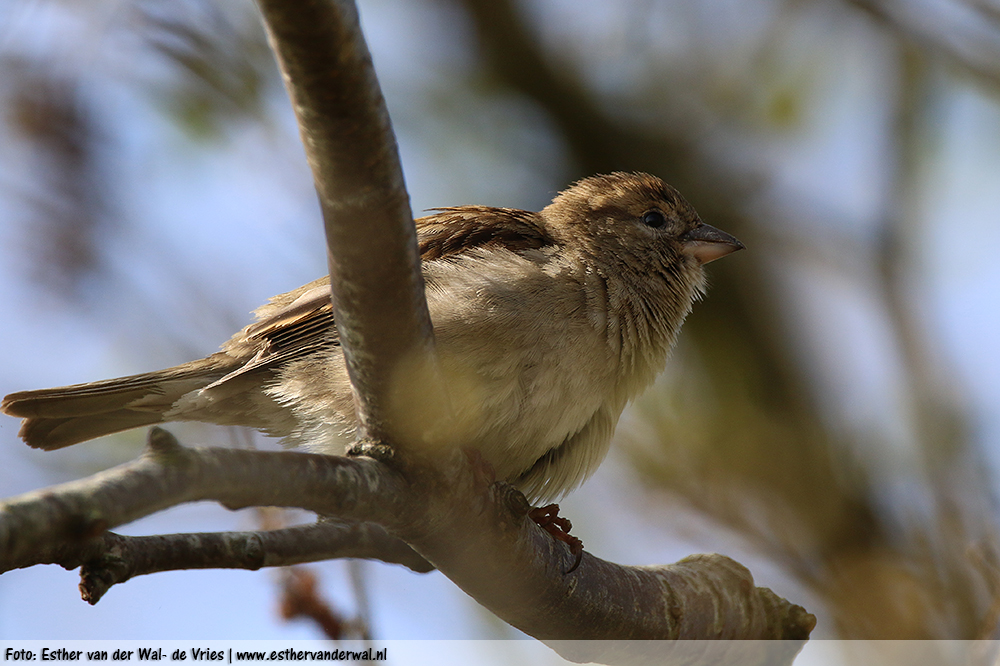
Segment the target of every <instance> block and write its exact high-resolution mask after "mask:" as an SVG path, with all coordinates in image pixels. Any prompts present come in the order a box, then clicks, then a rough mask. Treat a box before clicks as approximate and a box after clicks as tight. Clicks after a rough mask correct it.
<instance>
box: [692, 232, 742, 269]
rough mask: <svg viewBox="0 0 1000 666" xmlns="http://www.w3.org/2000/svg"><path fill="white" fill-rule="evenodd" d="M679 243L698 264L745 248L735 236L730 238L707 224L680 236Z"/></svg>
mask: <svg viewBox="0 0 1000 666" xmlns="http://www.w3.org/2000/svg"><path fill="white" fill-rule="evenodd" d="M681 242H682V243H683V244H684V251H685V252H687V253H688V254H690V255H691V256H692V257H694V258H695V259H697V260H698V263H700V264H707V263H708V262H710V261H715V260H716V259H721V258H722V257H724V256H726V255H727V254H730V253H732V252H736V250H742V249H743V248H744V247H746V246H745V245H743V243H741V242H739V241H738V240H736V237H735V236H730V235H729V234H727V233H726V232H725V231H720V230H719V229H716V228H715V227H712V226H709V225H707V224H702V225H700V226H697V227H695V228H694V229H692V230H691V231H689V232H687V233H686V234H684V235H683V236H681Z"/></svg>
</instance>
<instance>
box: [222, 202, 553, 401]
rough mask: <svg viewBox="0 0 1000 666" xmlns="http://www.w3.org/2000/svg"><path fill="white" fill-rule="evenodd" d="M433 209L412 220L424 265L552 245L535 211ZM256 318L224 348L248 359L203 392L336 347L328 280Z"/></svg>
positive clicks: (279, 299)
mask: <svg viewBox="0 0 1000 666" xmlns="http://www.w3.org/2000/svg"><path fill="white" fill-rule="evenodd" d="M436 210H437V212H436V213H435V214H433V215H428V216H426V217H421V218H419V219H417V220H416V225H417V241H418V246H419V249H420V256H421V259H422V261H424V262H431V261H442V260H444V261H448V260H453V259H455V258H456V257H458V256H460V255H462V254H465V253H468V252H471V251H473V250H475V249H478V248H485V247H503V248H506V249H508V250H510V251H512V252H523V251H526V250H534V249H540V248H543V247H545V246H547V245H552V244H554V241H553V239H552V238H551V237H549V235H548V234H547V233H546V232H545V230H544V228H543V227H542V226H541V225H540V224H539V222H538V214H537V213H531V212H528V211H523V210H516V209H512V208H488V207H485V206H460V207H455V208H440V209H436ZM256 315H257V321H255V322H254V323H253V324H250V325H249V326H247V327H246V328H244V329H243V330H242V331H240V332H239V333H238V334H237V335H235V336H233V338H232V339H231V340H230V341H229V342H227V343H226V344H225V345H224V346H223V350H224V351H225V352H227V353H229V354H231V355H234V356H237V357H242V358H245V359H247V361H246V362H245V363H244V364H243V365H242V366H241V367H240V368H239V369H237V370H235V371H233V372H231V373H229V374H227V375H226V376H224V377H222V378H221V379H219V380H218V381H216V382H214V383H213V384H211V385H209V386H207V387H206V389H211V388H215V387H217V386H219V385H220V384H223V383H225V382H228V381H230V380H232V379H234V378H235V377H237V376H240V375H245V374H246V373H248V372H252V371H256V370H261V369H265V368H274V367H277V366H280V365H284V364H286V363H288V362H291V361H294V360H295V359H298V358H302V357H305V356H307V355H310V354H313V353H315V352H318V351H321V350H323V349H329V348H330V347H334V346H338V345H339V344H340V339H339V336H338V334H337V329H336V327H335V326H334V322H333V308H332V306H331V305H330V278H329V276H324V277H322V278H320V279H318V280H315V281H313V282H310V283H309V284H307V285H304V286H302V287H299V288H298V289H295V290H293V291H290V292H288V293H286V294H281V295H280V296H275V297H274V298H272V299H271V300H270V302H268V303H267V304H266V305H264V306H263V307H261V308H259V309H258V310H257V312H256Z"/></svg>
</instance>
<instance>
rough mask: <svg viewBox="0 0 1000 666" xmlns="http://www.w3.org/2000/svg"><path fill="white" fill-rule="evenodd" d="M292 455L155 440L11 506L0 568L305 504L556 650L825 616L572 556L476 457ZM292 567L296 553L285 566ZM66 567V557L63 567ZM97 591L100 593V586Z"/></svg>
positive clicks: (733, 573) (689, 564) (710, 574)
mask: <svg viewBox="0 0 1000 666" xmlns="http://www.w3.org/2000/svg"><path fill="white" fill-rule="evenodd" d="M395 465H396V462H395V461H391V463H390V464H386V463H380V462H378V461H375V460H371V459H368V458H358V459H346V458H335V457H331V456H317V455H311V454H298V453H294V452H277V453H273V452H260V451H243V450H240V451H237V450H215V449H187V448H184V447H181V446H180V445H179V444H177V443H176V441H175V440H173V438H172V437H171V436H170V435H169V434H168V433H167V432H166V431H163V430H159V429H153V431H152V434H151V437H150V450H149V451H148V452H147V453H146V454H145V455H143V456H142V457H141V458H140V459H138V460H136V461H135V462H133V463H129V464H126V465H122V466H120V467H117V468H115V469H112V470H109V471H107V472H103V473H101V474H98V475H95V476H93V477H91V478H89V479H85V480H81V481H75V482H72V483H67V484H64V485H62V486H57V487H54V488H50V489H47V490H45V491H41V492H34V493H29V494H27V495H24V496H21V497H18V498H13V499H11V500H9V501H7V502H6V503H4V504H2V505H0V570H9V569H12V568H16V567H24V566H30V565H32V564H37V563H43V562H44V563H51V562H57V563H60V564H63V565H65V566H69V567H73V566H77V565H78V564H79V563H80V562H81V561H82V557H81V553H82V552H84V551H86V552H87V553H88V554H92V553H93V552H94V550H93V549H94V548H95V547H96V546H95V543H94V542H95V541H96V540H97V539H99V537H100V536H101V533H102V532H103V530H104V529H106V528H109V527H112V526H114V525H117V524H120V523H122V522H125V521H127V520H134V519H135V518H138V517H140V516H142V515H147V514H149V513H153V512H154V511H157V510H160V509H163V508H165V507H167V506H171V505H174V504H178V503H180V502H185V501H196V500H207V499H213V500H216V501H220V502H223V503H225V504H226V505H227V506H240V507H242V506H249V505H258V506H268V505H269V506H299V507H302V508H307V509H310V510H313V511H321V512H323V513H326V514H328V515H334V516H337V517H339V518H343V519H349V520H354V521H374V522H378V523H379V524H381V525H382V526H384V527H385V528H386V530H387V531H388V532H389V533H390V534H392V535H395V536H398V537H401V538H403V539H404V540H405V541H406V542H407V543H409V544H410V545H411V546H413V548H414V549H415V550H416V551H417V552H419V553H420V554H421V555H422V556H423V557H425V558H426V559H427V561H429V562H430V563H431V564H433V565H434V566H436V567H437V568H438V569H439V570H440V571H441V572H442V573H444V574H445V575H446V576H448V577H449V578H450V579H451V580H452V581H453V582H455V583H456V584H457V585H458V586H459V587H461V588H462V589H463V590H465V591H466V592H467V593H469V594H470V595H471V596H473V597H474V598H475V599H476V600H477V601H478V602H479V603H481V604H482V605H483V606H485V607H487V608H489V609H490V610H492V611H493V612H494V613H495V614H497V615H498V616H500V617H501V618H503V619H504V620H506V621H508V622H510V623H511V624H513V625H514V626H515V627H517V628H519V629H521V630H523V631H525V632H527V633H529V634H531V635H533V636H536V637H540V638H547V639H628V640H635V639H668V638H741V639H752V638H796V639H800V638H805V637H806V636H807V635H808V633H809V631H810V630H811V629H812V626H813V624H814V623H815V620H814V618H813V617H812V616H811V615H809V614H807V613H805V611H803V610H802V609H801V608H799V607H798V606H794V605H792V604H789V603H788V602H787V601H784V600H783V599H780V598H778V597H776V596H775V595H774V594H773V593H771V591H770V590H767V589H766V588H756V587H754V585H753V579H752V577H751V576H750V573H749V572H748V571H747V570H746V569H745V568H744V567H742V566H741V565H739V564H737V563H735V562H733V561H732V560H730V559H729V558H726V557H722V556H719V555H707V556H698V557H694V558H688V559H686V560H683V561H681V562H679V563H678V564H675V565H668V566H663V567H625V566H619V565H616V564H613V563H610V562H605V561H603V560H600V559H598V558H596V557H593V556H591V555H589V554H587V553H585V554H584V557H583V561H582V563H581V565H580V567H579V568H578V569H577V570H576V571H574V572H573V573H572V574H569V575H566V574H564V572H565V571H566V570H567V569H568V568H569V566H570V564H571V563H572V561H573V556H572V555H571V554H570V552H569V549H568V548H567V547H566V546H565V545H564V544H562V543H559V542H555V541H553V540H552V538H551V537H550V536H549V535H548V534H547V533H545V532H543V531H542V530H540V529H539V528H538V527H537V526H536V525H535V524H534V523H533V522H532V521H531V520H529V519H528V518H527V517H526V516H527V509H528V504H527V502H526V501H525V499H524V496H523V495H521V494H520V493H518V492H517V491H515V490H513V489H512V488H511V487H510V486H508V485H506V484H503V483H496V482H494V481H493V479H492V477H491V474H490V470H489V468H488V467H487V466H485V465H484V464H483V463H482V460H481V459H480V458H479V457H478V456H477V455H475V454H473V455H463V454H462V453H461V452H458V451H456V452H455V455H454V456H450V457H448V458H447V459H445V460H444V461H443V464H442V465H441V466H439V467H430V466H426V465H424V464H422V463H409V464H408V468H407V469H406V472H405V477H404V476H403V475H402V474H401V473H400V471H399V470H398V469H397V468H396V467H395ZM294 556H295V555H294V554H293V553H290V552H288V551H286V552H285V553H284V554H283V555H282V558H285V559H288V558H292V557H294ZM60 557H62V558H63V559H60ZM95 589H97V590H98V591H99V586H97V587H95Z"/></svg>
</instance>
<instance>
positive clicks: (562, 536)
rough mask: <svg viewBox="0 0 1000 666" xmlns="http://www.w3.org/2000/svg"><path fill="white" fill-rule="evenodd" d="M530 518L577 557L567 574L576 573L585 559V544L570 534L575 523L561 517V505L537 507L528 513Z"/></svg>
mask: <svg viewBox="0 0 1000 666" xmlns="http://www.w3.org/2000/svg"><path fill="white" fill-rule="evenodd" d="M528 517H529V518H531V520H533V521H534V522H535V524H536V525H538V526H539V527H541V528H542V529H543V530H545V531H546V532H548V533H549V534H551V535H552V538H553V539H555V540H556V541H562V542H563V543H565V544H566V545H567V546H569V552H570V553H571V554H573V555H575V556H576V560H575V561H574V562H573V566H571V567H570V568H569V570H568V571H567V572H566V573H567V574H570V573H573V572H574V571H576V568H577V567H578V566H580V560H582V559H583V542H582V541H580V539H578V538H577V537H575V536H573V535H572V534H570V533H569V532H570V530H572V529H573V523H571V522H570V521H569V518H563V517H561V516H560V515H559V505H558V504H549V505H548V506H536V507H535V508H533V509H532V510H531V511H529V512H528Z"/></svg>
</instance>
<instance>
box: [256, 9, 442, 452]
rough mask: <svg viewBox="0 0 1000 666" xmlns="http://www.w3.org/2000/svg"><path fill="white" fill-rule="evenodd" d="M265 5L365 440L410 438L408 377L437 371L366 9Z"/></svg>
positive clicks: (407, 205) (410, 222) (409, 218)
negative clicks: (315, 198) (316, 204)
mask: <svg viewBox="0 0 1000 666" xmlns="http://www.w3.org/2000/svg"><path fill="white" fill-rule="evenodd" d="M257 4H258V5H259V7H260V10H261V13H262V14H263V17H264V23H265V25H266V27H267V32H268V38H269V40H270V42H271V46H272V48H273V49H274V52H275V55H276V56H277V59H278V64H279V66H280V67H281V72H282V75H283V76H284V78H285V84H286V87H287V88H288V92H289V96H290V97H291V100H292V105H293V107H294V109H295V114H296V116H297V117H298V119H299V127H300V129H301V132H302V141H303V144H304V145H305V149H306V157H307V158H308V160H309V165H310V167H311V168H312V172H313V178H314V180H315V183H316V191H317V193H318V194H319V200H320V205H321V207H322V211H323V220H324V222H325V227H326V237H327V245H328V252H329V261H330V279H331V284H332V285H333V305H334V319H335V320H336V322H337V329H338V330H339V332H340V340H341V344H342V345H343V347H344V354H345V356H346V359H347V367H348V371H349V372H350V376H351V381H352V383H353V385H354V397H355V403H356V405H357V410H358V418H359V423H360V425H361V436H362V437H364V438H370V439H373V440H384V441H392V442H393V443H394V444H395V445H397V446H400V445H405V444H406V443H407V441H408V437H407V435H409V433H407V432H402V433H400V432H394V431H393V430H392V429H393V428H396V429H397V430H398V429H399V428H398V427H397V424H398V423H407V422H408V421H407V420H406V419H398V418H396V415H392V414H390V412H392V411H393V407H392V404H395V403H394V402H393V401H394V400H396V399H395V398H394V397H393V395H394V392H396V391H397V390H398V374H397V373H402V372H404V371H402V370H400V368H401V367H403V366H405V367H406V370H405V372H406V373H408V374H410V375H411V376H412V373H414V372H418V371H419V370H418V367H415V366H419V367H421V368H422V367H425V366H423V364H421V363H419V360H422V359H425V358H427V357H429V356H430V354H429V353H428V352H430V351H431V350H432V348H433V329H432V327H431V321H430V315H429V314H428V311H427V303H426V301H425V300H424V284H423V277H422V275H421V272H420V258H419V254H418V252H417V240H416V230H415V228H414V225H413V214H412V213H411V211H410V203H409V196H408V195H407V193H406V186H405V184H404V182H403V171H402V167H401V166H400V163H399V154H398V150H397V148H396V140H395V135H394V134H393V132H392V125H391V122H390V120H389V113H388V111H387V110H386V107H385V101H384V100H383V98H382V92H381V90H380V89H379V85H378V80H377V79H376V77H375V70H374V68H373V66H372V61H371V55H370V54H369V52H368V46H367V45H366V44H365V40H364V36H363V35H362V33H361V28H360V27H359V25H358V14H357V9H356V8H355V6H354V2H353V1H352V0H302V1H300V2H289V1H288V0H258V3H257ZM376 304H377V305H376ZM431 367H433V366H431ZM430 385H431V386H433V382H430Z"/></svg>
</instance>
